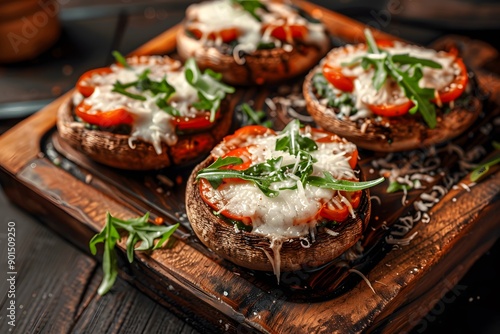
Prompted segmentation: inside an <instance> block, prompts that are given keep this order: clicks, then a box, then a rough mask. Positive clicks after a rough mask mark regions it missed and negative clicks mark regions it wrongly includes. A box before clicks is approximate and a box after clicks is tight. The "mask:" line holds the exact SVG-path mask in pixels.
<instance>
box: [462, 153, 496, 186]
mask: <svg viewBox="0 0 500 334" xmlns="http://www.w3.org/2000/svg"><path fill="white" fill-rule="evenodd" d="M497 164H500V156H497V157H496V158H493V159H491V160H489V161H487V162H485V163H484V164H481V165H480V166H478V167H476V168H475V169H474V170H473V171H472V172H471V174H470V176H469V178H470V180H471V181H472V182H477V181H479V180H481V179H482V178H483V177H485V176H486V175H487V174H488V172H489V170H490V168H491V167H493V166H495V165H497Z"/></svg>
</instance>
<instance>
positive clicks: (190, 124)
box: [172, 111, 221, 131]
mask: <svg viewBox="0 0 500 334" xmlns="http://www.w3.org/2000/svg"><path fill="white" fill-rule="evenodd" d="M220 116H221V115H220V111H217V112H216V113H215V120H217V119H219V118H220ZM172 122H173V123H174V125H175V127H176V129H177V130H178V131H198V130H202V129H208V128H210V127H212V126H213V125H214V124H215V121H214V122H210V112H209V111H206V112H201V114H200V115H199V116H196V117H174V119H173V120H172Z"/></svg>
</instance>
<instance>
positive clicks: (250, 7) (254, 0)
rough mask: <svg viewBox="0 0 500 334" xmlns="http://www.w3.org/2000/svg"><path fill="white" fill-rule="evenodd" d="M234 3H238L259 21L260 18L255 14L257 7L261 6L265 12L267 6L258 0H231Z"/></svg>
mask: <svg viewBox="0 0 500 334" xmlns="http://www.w3.org/2000/svg"><path fill="white" fill-rule="evenodd" d="M232 2H233V3H234V4H238V5H240V6H241V7H243V9H244V10H246V11H247V12H249V13H250V14H251V15H252V16H253V17H254V18H255V19H256V20H257V21H259V22H260V21H261V18H260V17H259V16H258V15H257V9H259V8H262V9H263V10H265V11H266V12H267V11H268V9H267V7H266V6H265V5H264V4H263V3H262V2H260V1H259V0H232Z"/></svg>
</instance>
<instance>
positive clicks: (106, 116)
mask: <svg viewBox="0 0 500 334" xmlns="http://www.w3.org/2000/svg"><path fill="white" fill-rule="evenodd" d="M90 109H91V107H90V106H89V105H87V104H85V103H83V102H82V103H80V104H79V105H78V106H77V107H76V108H75V114H76V115H77V116H78V117H80V118H81V119H82V120H84V121H85V122H87V123H89V124H94V125H98V126H101V127H109V126H115V125H120V124H132V123H133V122H134V119H133V117H132V115H131V114H130V113H129V112H128V111H127V110H126V109H124V108H118V109H114V110H107V111H101V110H97V111H92V112H90Z"/></svg>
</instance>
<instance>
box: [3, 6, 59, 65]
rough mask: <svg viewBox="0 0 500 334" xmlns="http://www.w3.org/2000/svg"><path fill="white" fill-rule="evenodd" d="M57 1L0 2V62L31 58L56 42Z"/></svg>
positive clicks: (57, 33)
mask: <svg viewBox="0 0 500 334" xmlns="http://www.w3.org/2000/svg"><path fill="white" fill-rule="evenodd" d="M61 1H62V2H66V1H67V0H0V63H13V62H19V61H23V60H30V59H33V58H35V57H36V56H38V55H39V54H41V53H42V52H44V51H46V50H47V49H49V48H50V47H51V46H52V45H53V44H54V43H55V42H56V41H57V39H58V38H59V35H60V32H61V26H60V23H59V19H58V13H59V7H60V5H61Z"/></svg>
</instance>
